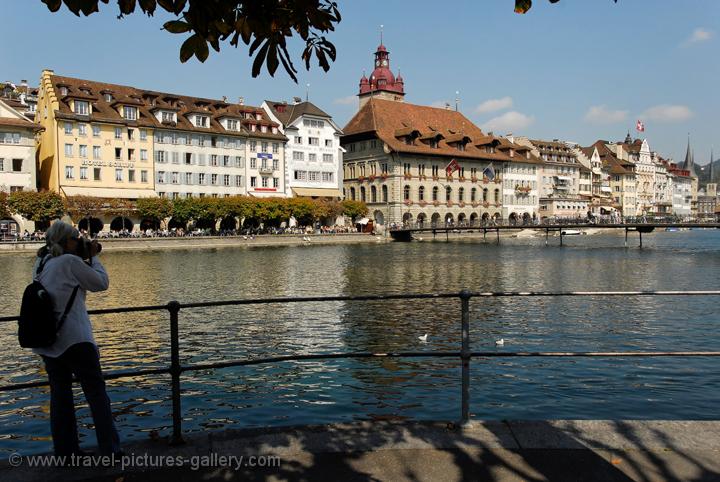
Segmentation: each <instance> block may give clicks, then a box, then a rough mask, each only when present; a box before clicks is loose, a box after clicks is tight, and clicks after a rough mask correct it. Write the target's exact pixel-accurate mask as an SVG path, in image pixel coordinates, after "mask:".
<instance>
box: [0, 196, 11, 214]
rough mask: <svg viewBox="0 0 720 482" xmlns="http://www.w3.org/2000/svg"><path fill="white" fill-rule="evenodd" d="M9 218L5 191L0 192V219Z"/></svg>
mask: <svg viewBox="0 0 720 482" xmlns="http://www.w3.org/2000/svg"><path fill="white" fill-rule="evenodd" d="M9 217H10V209H9V208H8V194H7V193H6V192H5V191H0V219H7V218H9Z"/></svg>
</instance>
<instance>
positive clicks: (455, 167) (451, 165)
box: [445, 159, 460, 177]
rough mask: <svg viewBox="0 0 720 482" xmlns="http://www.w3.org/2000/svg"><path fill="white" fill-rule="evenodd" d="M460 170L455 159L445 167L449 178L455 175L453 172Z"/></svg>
mask: <svg viewBox="0 0 720 482" xmlns="http://www.w3.org/2000/svg"><path fill="white" fill-rule="evenodd" d="M459 170H460V164H459V163H458V162H457V161H456V160H455V159H453V160H452V161H450V162H449V163H448V165H447V166H446V167H445V174H447V177H450V176H452V175H453V172H455V171H459Z"/></svg>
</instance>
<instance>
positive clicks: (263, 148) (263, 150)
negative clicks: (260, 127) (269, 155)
mask: <svg viewBox="0 0 720 482" xmlns="http://www.w3.org/2000/svg"><path fill="white" fill-rule="evenodd" d="M261 146H262V152H268V143H267V142H262V143H261Z"/></svg>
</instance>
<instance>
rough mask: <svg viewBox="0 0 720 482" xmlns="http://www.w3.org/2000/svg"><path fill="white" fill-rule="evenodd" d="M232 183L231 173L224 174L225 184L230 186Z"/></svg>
mask: <svg viewBox="0 0 720 482" xmlns="http://www.w3.org/2000/svg"><path fill="white" fill-rule="evenodd" d="M229 185H230V174H224V175H223V186H229Z"/></svg>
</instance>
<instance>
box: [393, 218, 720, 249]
mask: <svg viewBox="0 0 720 482" xmlns="http://www.w3.org/2000/svg"><path fill="white" fill-rule="evenodd" d="M657 228H665V229H666V228H675V229H701V228H702V229H708V228H710V229H713V228H714V229H720V223H718V222H705V223H701V222H691V223H682V222H678V223H660V222H653V223H608V224H605V223H598V224H593V223H558V224H498V225H494V224H475V225H472V224H471V225H467V226H429V227H425V226H414V227H413V226H404V227H402V228H397V229H391V230H390V237H392V239H393V240H394V241H405V242H408V241H412V239H413V234H416V233H432V235H433V238H435V237H436V236H437V234H438V233H441V234H442V233H445V239H446V241H449V239H450V233H451V232H453V233H461V232H470V233H472V232H480V231H482V233H483V239H487V234H488V233H495V235H496V238H497V244H500V231H522V230H525V229H532V230H535V231H545V245H546V246H547V244H548V240H549V237H550V233H558V234H559V235H560V246H562V245H563V237H564V236H569V234H567V233H568V232H569V231H578V230H582V229H624V230H625V246H627V241H628V233H629V232H631V231H634V232H637V233H638V234H639V235H640V247H642V235H643V233H652V232H653V231H655V229H657ZM574 234H577V233H574Z"/></svg>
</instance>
